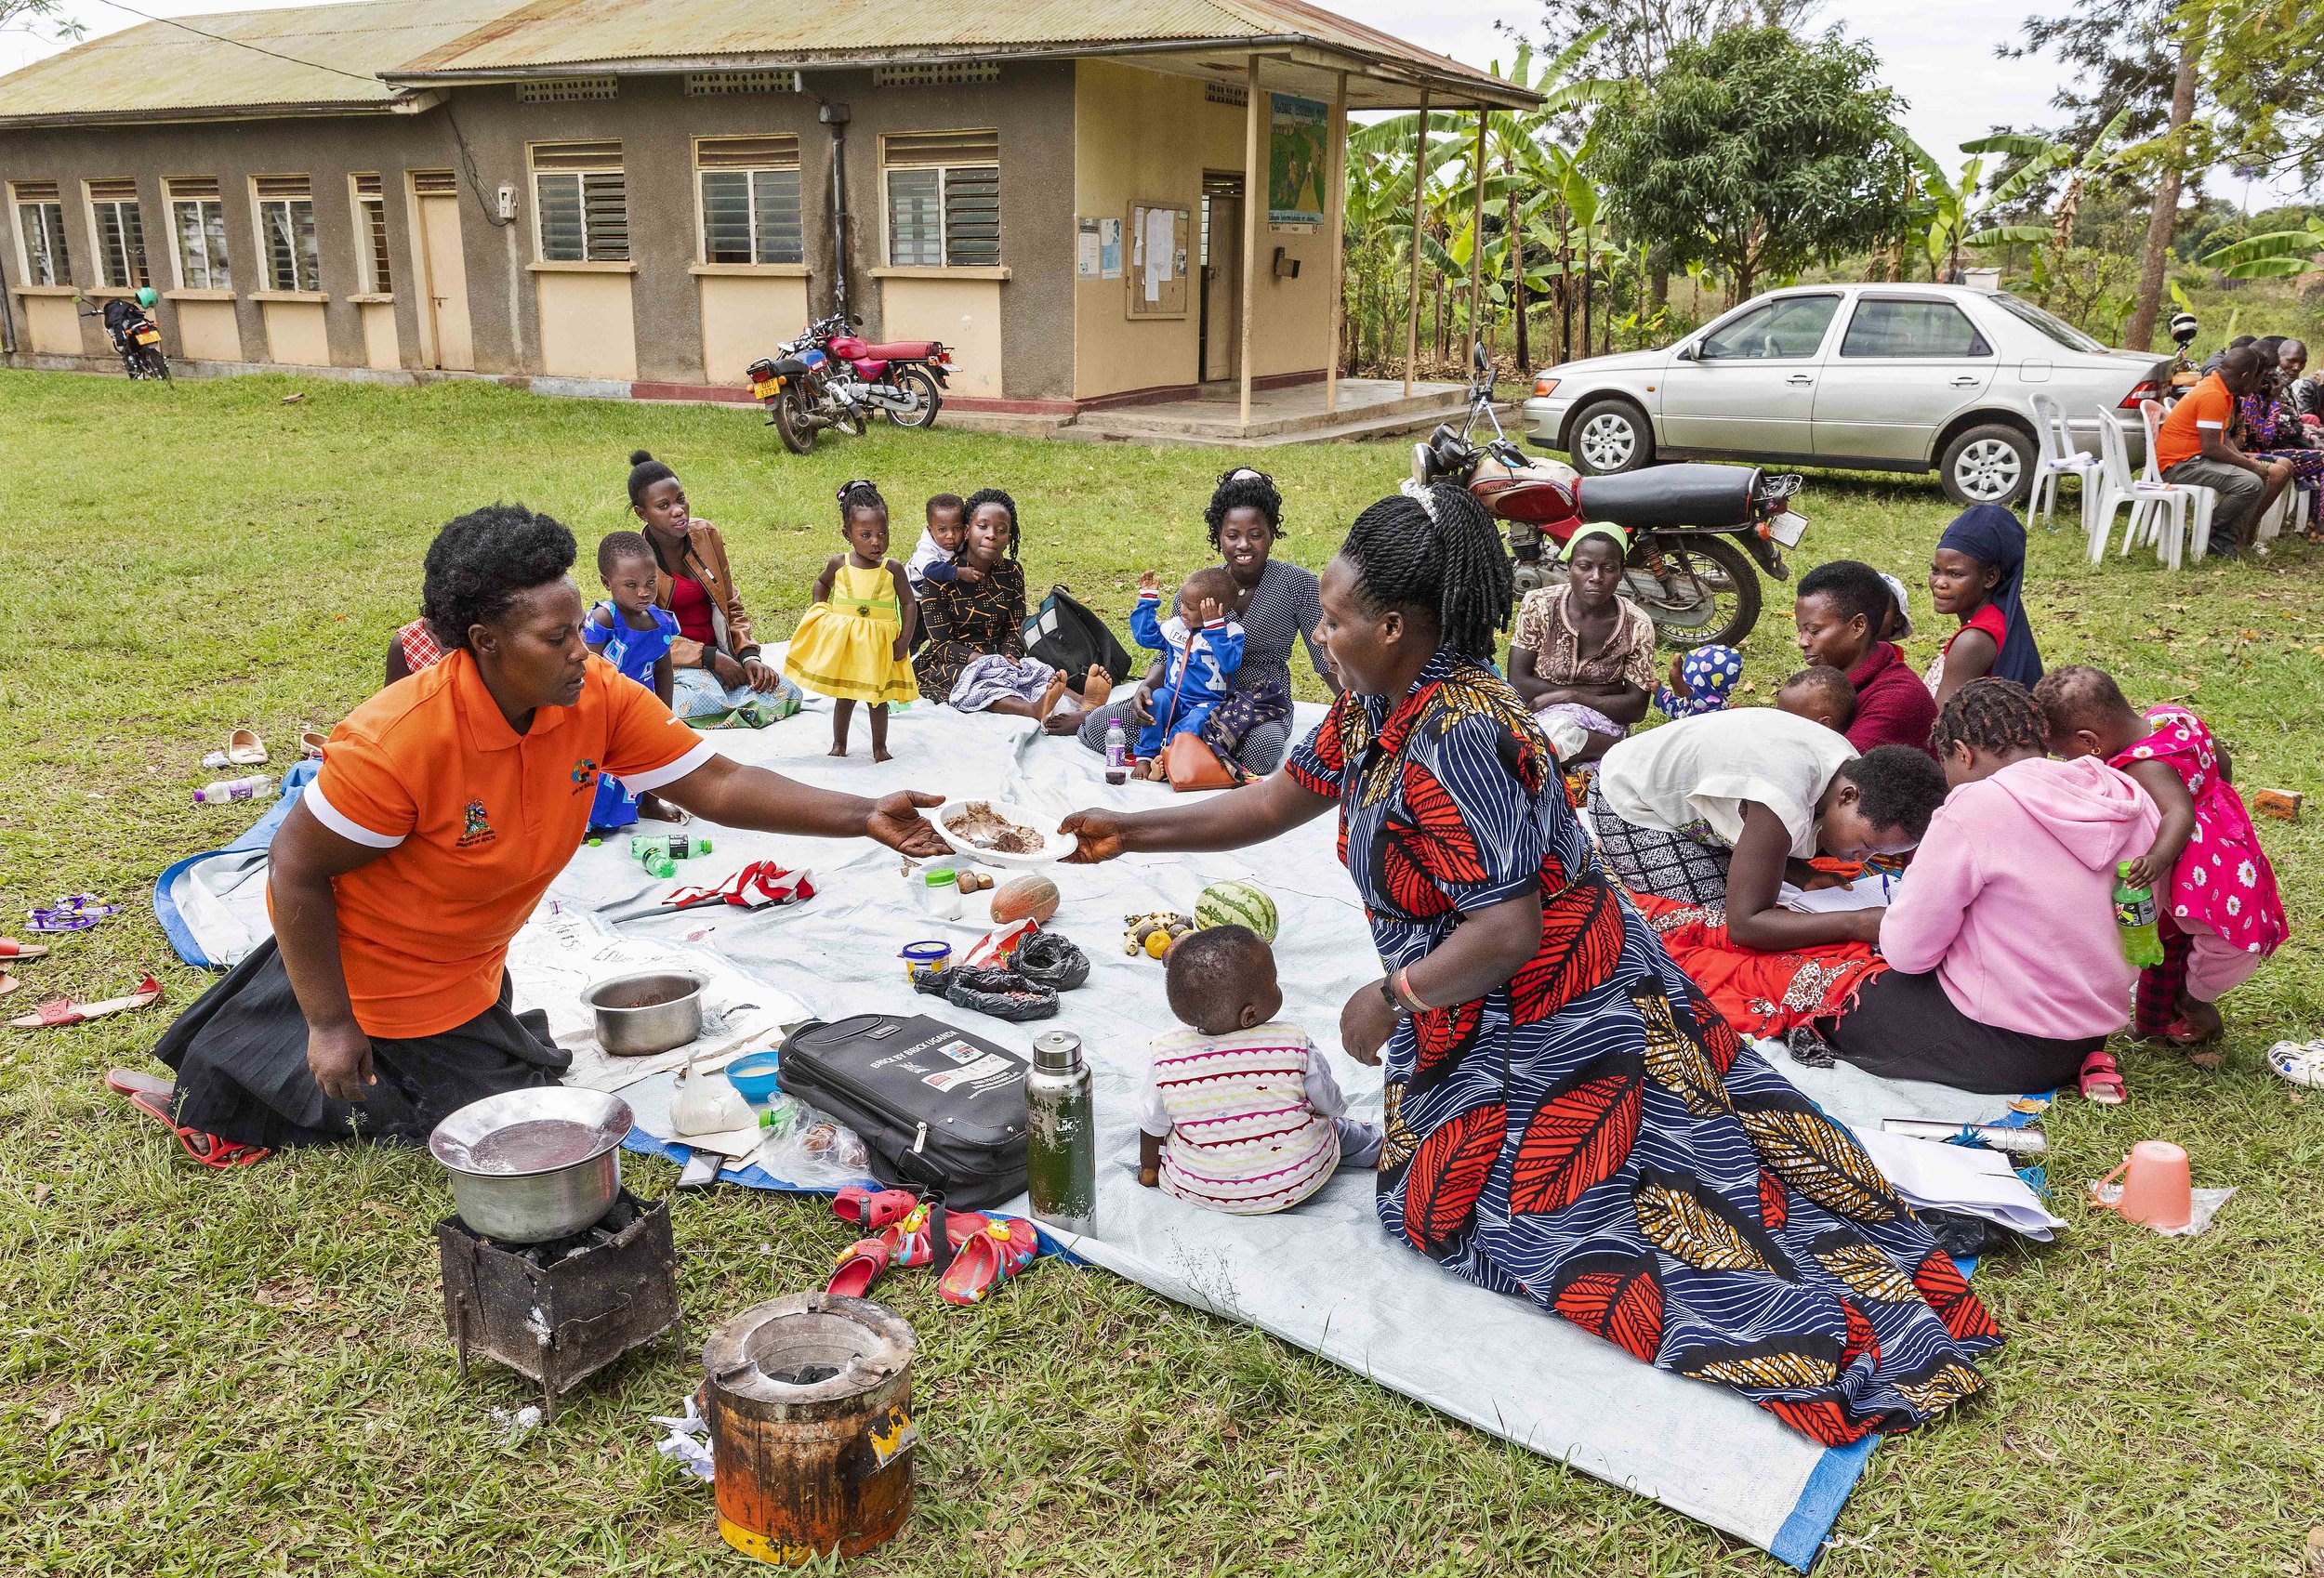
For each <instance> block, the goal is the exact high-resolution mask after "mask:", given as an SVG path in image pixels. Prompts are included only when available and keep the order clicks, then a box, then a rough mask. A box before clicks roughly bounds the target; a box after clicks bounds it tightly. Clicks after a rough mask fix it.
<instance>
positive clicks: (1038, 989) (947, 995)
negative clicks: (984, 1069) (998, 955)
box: [912, 967, 1057, 1024]
mask: <svg viewBox="0 0 2324 1578" xmlns="http://www.w3.org/2000/svg"><path fill="white" fill-rule="evenodd" d="M912 984H913V985H914V986H916V987H918V989H919V990H920V991H922V992H924V993H927V994H928V995H930V996H931V997H942V998H943V999H944V1001H945V1002H947V1003H950V1004H951V1005H952V1006H955V1007H957V1008H973V1009H975V1010H976V1011H977V1012H978V1013H980V1014H990V1015H991V1016H992V1017H993V1018H995V1019H1007V1020H1009V1021H1010V1023H1012V1024H1023V1022H1025V1021H1026V1020H1027V1019H1054V1018H1055V1017H1056V1015H1057V989H1056V988H1055V987H1053V986H1048V985H1044V984H1043V983H1041V982H1040V981H1037V980H1026V979H1025V978H1024V977H1023V976H1021V975H1018V974H1017V973H1016V972H1015V971H1013V970H984V969H969V968H966V967H961V968H957V969H949V970H927V971H923V972H921V973H920V974H919V975H918V976H916V977H914V978H913V982H912Z"/></svg>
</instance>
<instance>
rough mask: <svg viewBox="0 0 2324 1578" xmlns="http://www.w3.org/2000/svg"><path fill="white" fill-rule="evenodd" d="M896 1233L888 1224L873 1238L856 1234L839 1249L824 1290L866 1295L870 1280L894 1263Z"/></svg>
mask: <svg viewBox="0 0 2324 1578" xmlns="http://www.w3.org/2000/svg"><path fill="white" fill-rule="evenodd" d="M895 1258H896V1234H895V1230H894V1229H892V1228H891V1229H889V1230H887V1231H886V1232H883V1233H880V1234H879V1235H878V1236H877V1237H875V1238H859V1239H857V1240H856V1241H855V1242H854V1243H851V1244H849V1245H848V1246H847V1248H845V1249H844V1250H841V1251H840V1252H839V1263H838V1268H837V1269H834V1270H833V1271H832V1273H831V1281H830V1282H829V1283H828V1284H826V1285H825V1288H824V1291H825V1293H836V1294H838V1295H839V1296H840V1297H842V1298H868V1297H869V1296H870V1295H871V1290H872V1284H873V1283H875V1282H878V1281H879V1278H880V1275H881V1274H882V1273H883V1272H885V1271H886V1270H887V1269H888V1268H889V1267H890V1266H892V1265H894V1264H895Z"/></svg>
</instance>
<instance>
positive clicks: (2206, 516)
mask: <svg viewBox="0 0 2324 1578" xmlns="http://www.w3.org/2000/svg"><path fill="white" fill-rule="evenodd" d="M2164 414H2165V413H2164V411H2163V408H2162V401H2159V400H2142V401H2139V402H2138V415H2139V420H2140V421H2141V422H2143V423H2144V424H2145V425H2146V469H2145V471H2144V473H2143V474H2142V475H2141V476H2140V478H2139V480H2138V491H2139V493H2140V494H2141V495H2142V497H2146V498H2152V499H2155V500H2157V501H2159V502H2158V503H2157V505H2156V506H2155V507H2153V508H2152V509H2151V510H2150V511H2149V513H2148V516H2147V520H2148V527H2147V535H2148V537H2149V538H2150V539H2152V538H2153V537H2155V536H2156V535H2157V533H2159V522H2160V520H2161V518H2162V514H2163V509H2164V507H2165V503H2164V502H2162V501H2164V500H2165V498H2166V495H2169V494H2174V493H2175V494H2176V495H2178V499H2177V500H2176V501H2171V502H2168V508H2169V510H2170V514H2171V531H2172V539H2171V542H2170V545H2169V551H2168V552H2167V553H2162V559H2163V562H2164V563H2166V564H2168V565H2170V566H2171V568H2172V569H2173V570H2178V569H2181V568H2183V567H2184V566H2185V561H2186V559H2185V556H2186V553H2187V551H2188V549H2189V548H2190V547H2191V548H2192V550H2193V552H2194V555H2195V558H2196V559H2198V560H2200V559H2202V557H2203V555H2204V554H2206V553H2208V552H2209V551H2210V550H2211V519H2212V511H2213V510H2214V509H2216V508H2218V507H2219V491H2218V490H2217V489H2216V488H2206V487H2203V486H2201V485H2200V484H2199V483H2195V482H2166V481H2164V480H2162V467H2161V466H2160V465H2159V463H2158V462H2157V460H2156V458H2155V441H2156V435H2157V434H2158V433H2159V431H2160V430H2161V427H2162V419H2163V416H2164ZM2187 500H2192V501H2193V503H2194V506H2195V529H2194V532H2193V533H2192V537H2193V541H2192V543H2189V542H2188V541H2187V540H2186V539H2187V537H2188V535H2189V534H2188V533H2185V532H2184V531H2182V530H2181V528H2182V526H2183V525H2184V523H2185V519H2186V510H2185V502H2184V501H2187ZM2135 513H2136V512H2135V509H2133V514H2135ZM2158 552H2161V549H2158Z"/></svg>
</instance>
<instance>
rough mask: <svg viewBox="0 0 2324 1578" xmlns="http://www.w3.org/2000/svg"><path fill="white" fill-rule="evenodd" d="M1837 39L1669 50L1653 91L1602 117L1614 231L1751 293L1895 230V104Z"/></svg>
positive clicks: (1866, 65)
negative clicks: (1706, 268) (1770, 278)
mask: <svg viewBox="0 0 2324 1578" xmlns="http://www.w3.org/2000/svg"><path fill="white" fill-rule="evenodd" d="M1879 72H1880V61H1879V59H1878V58H1877V57H1876V56H1875V55H1874V54H1873V53H1872V51H1871V49H1870V48H1869V47H1868V46H1865V45H1862V44H1856V43H1851V42H1849V41H1848V40H1846V39H1843V38H1842V37H1840V36H1839V35H1838V33H1828V34H1826V35H1825V36H1824V37H1822V38H1819V39H1816V40H1813V41H1809V42H1804V43H1803V42H1802V41H1801V40H1799V39H1797V38H1794V37H1793V36H1792V35H1791V34H1790V33H1786V32H1785V31H1783V30H1782V29H1781V28H1739V29H1735V30H1732V31H1729V32H1726V33H1718V34H1716V35H1714V36H1713V37H1711V38H1710V39H1709V40H1707V41H1705V42H1703V43H1699V44H1681V45H1679V46H1676V47H1674V48H1673V49H1672V50H1671V51H1670V58H1669V59H1668V61H1667V62H1666V63H1665V65H1664V68H1663V71H1662V73H1661V75H1660V76H1659V77H1657V79H1656V81H1655V84H1654V87H1653V89H1652V91H1651V92H1637V93H1635V94H1634V95H1633V97H1632V99H1631V102H1630V103H1628V104H1626V105H1625V106H1623V108H1622V109H1621V110H1620V111H1619V112H1614V113H1608V114H1604V115H1602V116H1600V117H1599V121H1598V125H1597V129H1598V132H1599V134H1600V135H1601V136H1602V137H1603V138H1604V139H1605V143H1604V153H1603V155H1602V156H1601V160H1600V167H1599V172H1598V173H1599V175H1600V178H1602V179H1603V181H1604V185H1605V187H1606V189H1607V191H1608V194H1609V196H1610V198H1611V200H1612V202H1613V204H1614V208H1615V218H1616V221H1617V223H1618V227H1619V229H1620V230H1622V231H1623V232H1624V233H1626V234H1627V235H1629V236H1630V237H1631V238H1632V239H1634V240H1638V241H1643V242H1645V243H1649V244H1651V245H1656V246H1659V247H1662V248H1664V249H1665V250H1666V251H1667V253H1668V256H1670V260H1671V261H1672V262H1673V263H1676V264H1678V265H1680V266H1682V267H1684V266H1685V265H1687V264H1690V263H1704V264H1709V265H1710V266H1711V267H1713V268H1715V269H1716V270H1718V271H1719V272H1720V273H1722V274H1724V275H1726V276H1727V277H1728V278H1729V279H1731V280H1733V281H1734V282H1735V291H1736V296H1737V298H1738V299H1739V298H1740V297H1743V296H1749V295H1750V294H1751V292H1752V288H1753V286H1754V285H1755V284H1756V283H1757V282H1758V280H1759V279H1760V277H1761V276H1762V275H1765V274H1792V273H1797V272H1798V271H1799V270H1801V269H1802V268H1804V267H1806V266H1807V265H1808V264H1809V263H1811V262H1816V261H1830V260H1833V259H1835V258H1837V257H1839V256H1842V255H1843V254H1846V253H1851V252H1862V251H1865V250H1867V249H1868V248H1869V247H1872V246H1874V245H1876V244H1878V243H1880V242H1881V241H1882V238H1883V237H1885V236H1887V235H1888V234H1890V233H1891V232H1893V231H1894V230H1895V229H1896V227H1897V225H1898V223H1899V222H1900V215H1899V212H1898V204H1899V193H1901V192H1902V191H1904V189H1905V172H1906V169H1907V167H1908V166H1907V159H1908V154H1907V151H1906V149H1905V146H1904V142H1903V138H1902V135H1901V134H1900V133H1899V132H1898V131H1897V130H1896V125H1895V122H1896V117H1897V112H1899V111H1900V110H1901V108H1902V106H1901V105H1899V104H1898V103H1897V101H1896V98H1895V94H1893V93H1891V92H1890V91H1889V90H1888V89H1887V88H1885V87H1882V86H1881V85H1880V84H1879V80H1878V78H1879Z"/></svg>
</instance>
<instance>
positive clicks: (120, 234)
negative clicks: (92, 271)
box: [88, 180, 153, 290]
mask: <svg viewBox="0 0 2324 1578" xmlns="http://www.w3.org/2000/svg"><path fill="white" fill-rule="evenodd" d="M88 211H89V220H90V223H91V225H92V226H93V227H94V229H95V230H96V232H97V264H98V268H99V270H100V271H101V272H102V273H103V275H104V280H103V283H105V284H106V285H108V286H110V287H111V288H112V289H114V290H142V289H143V288H144V287H145V286H147V285H149V284H151V283H153V282H152V279H151V277H149V276H148V274H147V272H146V268H145V220H144V218H143V217H141V216H140V215H139V212H138V183H137V182H136V181H134V180H104V181H91V182H89V183H88Z"/></svg>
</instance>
